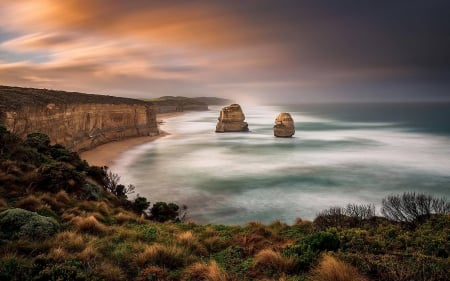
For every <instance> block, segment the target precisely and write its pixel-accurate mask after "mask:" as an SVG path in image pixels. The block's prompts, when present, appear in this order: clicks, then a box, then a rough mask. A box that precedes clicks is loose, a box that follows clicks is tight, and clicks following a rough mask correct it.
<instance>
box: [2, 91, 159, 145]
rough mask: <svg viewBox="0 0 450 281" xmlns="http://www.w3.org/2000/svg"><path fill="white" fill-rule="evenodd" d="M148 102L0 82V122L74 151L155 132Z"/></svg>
mask: <svg viewBox="0 0 450 281" xmlns="http://www.w3.org/2000/svg"><path fill="white" fill-rule="evenodd" d="M156 113H157V109H156V107H155V105H153V104H152V103H149V102H145V101H141V100H136V99H129V98H120V97H113V96H104V95H92V94H83V93H75V92H64V91H54V90H47V89H32V88H19V87H8V86H0V124H4V125H5V126H6V128H7V129H8V130H10V131H11V132H13V133H14V134H16V135H18V136H19V137H22V138H24V137H26V135H27V134H29V133H34V132H39V133H44V134H46V135H48V136H49V137H50V140H51V142H52V143H58V144H61V145H63V146H65V147H66V148H68V149H69V150H72V151H78V152H79V151H84V150H88V149H91V148H93V147H96V146H98V145H100V144H104V143H108V142H111V141H116V140H121V139H126V138H131V137H139V136H156V135H158V134H159V130H158V125H157V122H156Z"/></svg>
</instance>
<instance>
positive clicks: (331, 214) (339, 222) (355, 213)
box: [314, 204, 375, 229]
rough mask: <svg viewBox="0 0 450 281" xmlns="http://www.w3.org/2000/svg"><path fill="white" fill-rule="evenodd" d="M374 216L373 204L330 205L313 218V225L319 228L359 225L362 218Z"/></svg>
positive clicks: (366, 218)
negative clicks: (343, 206)
mask: <svg viewBox="0 0 450 281" xmlns="http://www.w3.org/2000/svg"><path fill="white" fill-rule="evenodd" d="M373 217H375V206H374V205H373V204H368V205H357V204H348V205H347V206H346V207H345V208H342V207H331V208H329V209H327V210H324V211H322V212H320V213H319V214H318V215H317V217H316V218H315V219H314V225H315V226H316V227H318V228H319V229H326V228H329V227H353V226H357V225H360V224H361V222H362V221H363V220H368V219H371V218H373Z"/></svg>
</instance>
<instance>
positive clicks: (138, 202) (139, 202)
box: [131, 194, 150, 215]
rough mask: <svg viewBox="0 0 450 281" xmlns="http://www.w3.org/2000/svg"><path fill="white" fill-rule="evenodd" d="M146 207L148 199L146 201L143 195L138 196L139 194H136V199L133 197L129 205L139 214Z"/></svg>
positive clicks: (148, 202) (148, 203) (148, 204)
mask: <svg viewBox="0 0 450 281" xmlns="http://www.w3.org/2000/svg"><path fill="white" fill-rule="evenodd" d="M148 207H150V201H148V200H147V198H145V197H141V196H139V194H138V195H137V197H136V199H134V201H133V203H132V205H131V208H132V209H133V211H134V212H135V213H137V214H139V215H140V214H142V213H143V212H144V211H145V210H147V209H148Z"/></svg>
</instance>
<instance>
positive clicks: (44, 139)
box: [25, 133, 50, 150]
mask: <svg viewBox="0 0 450 281" xmlns="http://www.w3.org/2000/svg"><path fill="white" fill-rule="evenodd" d="M25 144H27V145H29V146H31V147H34V148H37V149H38V150H41V149H47V148H48V147H49V146H50V138H49V137H48V136H47V135H46V134H42V133H31V134H28V135H27V138H26V139H25Z"/></svg>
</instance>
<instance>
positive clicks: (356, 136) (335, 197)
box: [111, 103, 450, 224]
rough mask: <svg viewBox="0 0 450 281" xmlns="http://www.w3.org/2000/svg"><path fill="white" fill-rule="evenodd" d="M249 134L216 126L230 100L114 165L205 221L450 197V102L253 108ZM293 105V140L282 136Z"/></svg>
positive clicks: (286, 216)
mask: <svg viewBox="0 0 450 281" xmlns="http://www.w3.org/2000/svg"><path fill="white" fill-rule="evenodd" d="M241 106H242V108H243V110H244V113H245V116H246V121H247V123H248V124H249V128H250V132H248V133H222V134H218V133H215V132H214V130H215V125H216V122H217V117H218V116H219V110H220V107H210V110H209V111H203V112H189V113H186V114H184V115H181V116H178V117H175V118H171V119H169V120H168V122H167V123H166V124H164V125H163V126H162V129H163V130H165V131H168V132H170V133H171V135H170V136H168V137H165V138H163V139H159V140H157V141H154V142H151V143H147V144H144V145H141V146H138V147H135V148H133V149H132V150H130V151H127V152H126V153H124V154H122V156H121V157H120V158H119V159H118V160H117V161H116V162H115V164H114V165H113V166H112V167H111V169H112V171H113V172H115V173H118V174H119V175H120V176H121V180H122V182H123V183H126V184H128V183H131V184H134V185H135V186H136V189H137V191H138V193H139V194H140V195H141V196H145V197H147V198H149V200H150V201H151V202H153V203H154V202H157V201H167V202H175V203H177V204H179V205H187V206H188V217H189V219H190V220H193V221H195V222H198V223H204V224H208V223H214V224H245V223H246V222H248V221H260V222H263V223H269V222H271V221H274V220H277V219H278V220H281V221H282V222H285V223H293V222H294V221H295V219H296V218H302V219H310V220H312V219H314V217H315V216H316V215H317V213H318V212H320V211H321V210H324V209H327V208H329V207H332V206H345V205H346V204H348V203H356V204H374V205H375V206H376V208H377V211H378V212H379V210H380V206H381V200H382V198H384V197H386V196H388V195H390V194H400V193H403V192H421V193H427V194H431V195H434V196H439V197H440V196H446V197H449V195H450V103H378V104H376V103H367V104H363V103H359V104H356V103H355V104H301V105H284V106H281V105H280V106H246V105H245V104H241ZM280 112H290V113H291V115H292V117H293V119H294V121H295V127H296V133H295V135H294V137H293V138H275V137H274V136H273V131H272V127H273V124H274V120H275V117H276V116H277V114H278V113H280Z"/></svg>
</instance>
